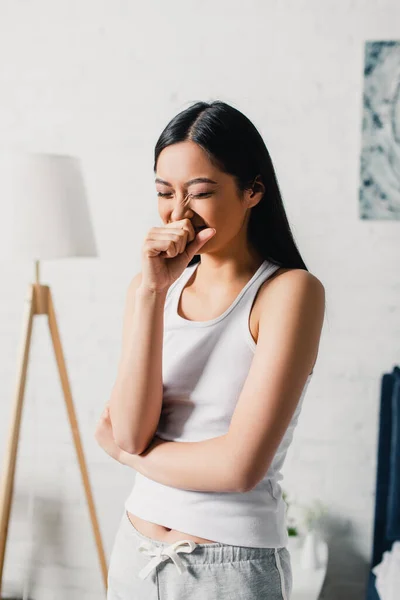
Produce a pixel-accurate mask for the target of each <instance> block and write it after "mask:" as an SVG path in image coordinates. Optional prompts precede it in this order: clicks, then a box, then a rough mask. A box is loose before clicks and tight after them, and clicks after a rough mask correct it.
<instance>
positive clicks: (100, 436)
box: [94, 403, 124, 464]
mask: <svg viewBox="0 0 400 600" xmlns="http://www.w3.org/2000/svg"><path fill="white" fill-rule="evenodd" d="M94 437H95V440H96V441H97V443H98V444H99V446H100V447H101V448H103V450H104V451H105V452H107V454H108V455H109V456H111V458H114V459H115V460H117V461H118V462H120V463H121V464H124V463H123V462H122V459H123V454H124V451H123V450H122V448H120V447H119V446H117V444H116V442H115V440H114V434H113V430H112V424H111V418H110V408H109V404H108V403H107V404H106V406H105V408H104V410H103V412H102V414H101V416H100V419H99V421H98V423H97V427H96V431H95V434H94Z"/></svg>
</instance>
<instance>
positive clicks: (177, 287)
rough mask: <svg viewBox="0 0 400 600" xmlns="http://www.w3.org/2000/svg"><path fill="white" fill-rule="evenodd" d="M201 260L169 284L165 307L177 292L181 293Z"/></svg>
mask: <svg viewBox="0 0 400 600" xmlns="http://www.w3.org/2000/svg"><path fill="white" fill-rule="evenodd" d="M199 264H200V261H199V262H197V263H193V264H192V265H190V266H189V267H186V269H185V270H184V271H183V272H182V273H181V274H180V275H179V277H178V278H177V279H176V280H175V281H174V283H173V284H172V285H170V286H169V288H168V290H167V296H166V298H165V307H167V305H168V304H169V303H170V302H171V298H172V297H175V294H180V293H181V291H182V290H183V288H184V286H185V285H186V283H187V282H188V281H189V278H190V276H191V274H192V273H193V271H194V270H195V269H196V268H197V267H198V265H199Z"/></svg>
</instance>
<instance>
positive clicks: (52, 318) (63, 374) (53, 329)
mask: <svg viewBox="0 0 400 600" xmlns="http://www.w3.org/2000/svg"><path fill="white" fill-rule="evenodd" d="M48 318H49V328H50V334H51V338H52V340H53V347H54V353H55V356H56V361H57V365H58V371H59V373H60V378H61V385H62V389H63V393H64V398H65V404H66V407H67V413H68V418H69V422H70V425H71V430H72V435H73V439H74V444H75V449H76V453H77V455H78V462H79V468H80V471H81V475H82V480H83V486H84V488H85V494H86V500H87V503H88V506H89V514H90V519H91V522H92V527H93V532H94V537H95V541H96V546H97V553H98V555H99V560H100V566H101V570H102V575H103V580H104V586H105V588H106V590H107V563H106V558H105V554H104V549H103V545H102V541H101V535H100V528H99V524H98V521H97V516H96V509H95V505H94V501H93V496H92V490H91V487H90V482H89V475H88V471H87V468H86V461H85V457H84V454H83V449H82V444H81V438H80V435H79V428H78V422H77V419H76V415H75V408H74V403H73V400H72V394H71V389H70V385H69V381H68V375H67V369H66V366H65V360H64V355H63V351H62V347H61V341H60V335H59V332H58V327H57V321H56V315H55V311H54V305H53V299H52V296H51V291H50V289H49V290H48Z"/></svg>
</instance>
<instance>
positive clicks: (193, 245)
mask: <svg viewBox="0 0 400 600" xmlns="http://www.w3.org/2000/svg"><path fill="white" fill-rule="evenodd" d="M216 233H217V232H216V230H215V229H214V228H213V227H207V229H202V230H201V231H199V233H198V234H197V235H196V237H195V238H194V240H193V241H192V242H190V244H188V245H187V246H186V253H187V255H188V256H189V258H190V260H192V258H193V256H194V255H195V254H197V252H198V250H200V248H201V247H202V246H204V244H205V243H206V242H208V240H210V239H211V238H212V237H214V235H215V234H216Z"/></svg>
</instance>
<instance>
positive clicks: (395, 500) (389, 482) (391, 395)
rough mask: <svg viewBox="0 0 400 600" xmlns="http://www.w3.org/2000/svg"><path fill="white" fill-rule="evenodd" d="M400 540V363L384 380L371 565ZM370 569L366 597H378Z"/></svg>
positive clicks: (376, 599)
mask: <svg viewBox="0 0 400 600" xmlns="http://www.w3.org/2000/svg"><path fill="white" fill-rule="evenodd" d="M395 540H400V367H398V366H395V367H394V368H393V371H392V373H385V374H384V375H383V376H382V381H381V399H380V412H379V436H378V459H377V470H376V493H375V515H374V536H373V548H372V560H371V566H370V568H371V569H372V568H373V567H374V566H376V565H377V564H379V563H380V562H381V561H382V558H383V553H384V552H386V551H387V550H390V549H391V547H392V545H393V542H394V541H395ZM375 579H376V577H375V575H374V574H373V573H372V571H370V573H369V578H368V585H367V596H366V600H379V595H378V592H377V590H376V586H375Z"/></svg>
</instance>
